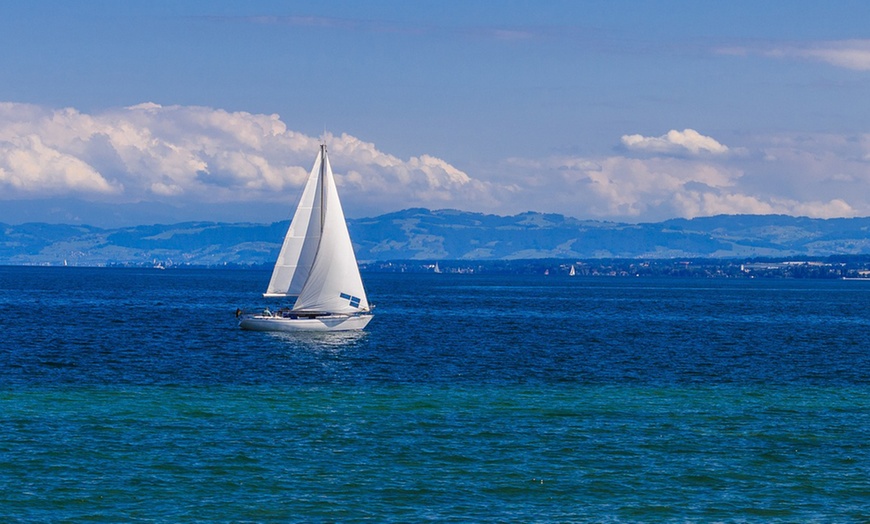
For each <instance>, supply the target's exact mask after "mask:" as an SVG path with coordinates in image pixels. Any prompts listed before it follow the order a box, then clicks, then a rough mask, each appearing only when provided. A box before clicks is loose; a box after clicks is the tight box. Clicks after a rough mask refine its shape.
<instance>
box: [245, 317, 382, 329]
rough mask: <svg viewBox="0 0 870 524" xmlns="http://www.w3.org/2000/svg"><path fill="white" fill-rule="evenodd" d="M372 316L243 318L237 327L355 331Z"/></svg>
mask: <svg viewBox="0 0 870 524" xmlns="http://www.w3.org/2000/svg"><path fill="white" fill-rule="evenodd" d="M371 319H372V314H371V313H364V314H358V315H334V314H333V315H322V316H316V317H313V318H309V317H295V318H291V317H287V318H285V317H279V316H266V315H251V316H244V317H242V318H241V319H240V320H239V327H240V328H242V329H247V330H249V331H289V332H294V331H356V330H360V329H363V328H365V327H366V325H367V324H368V323H369V322H370V321H371Z"/></svg>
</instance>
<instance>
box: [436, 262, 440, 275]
mask: <svg viewBox="0 0 870 524" xmlns="http://www.w3.org/2000/svg"><path fill="white" fill-rule="evenodd" d="M434 271H435V272H436V273H441V268H440V267H438V262H435V268H434Z"/></svg>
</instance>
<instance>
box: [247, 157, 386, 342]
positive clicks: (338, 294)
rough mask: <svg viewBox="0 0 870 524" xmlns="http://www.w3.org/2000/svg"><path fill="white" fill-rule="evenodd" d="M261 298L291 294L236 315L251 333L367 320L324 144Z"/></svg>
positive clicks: (339, 326)
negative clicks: (280, 302) (276, 304)
mask: <svg viewBox="0 0 870 524" xmlns="http://www.w3.org/2000/svg"><path fill="white" fill-rule="evenodd" d="M263 296H264V297H272V298H292V297H295V298H296V301H295V303H294V304H293V306H292V307H284V308H281V309H279V310H278V311H276V312H272V311H271V310H269V309H268V308H266V309H265V310H264V311H263V312H262V313H258V314H253V315H239V327H241V328H242V329H249V330H253V331H347V330H359V329H363V328H364V327H366V325H367V324H368V323H369V321H371V319H372V310H371V307H370V306H369V302H368V299H367V298H366V292H365V289H364V288H363V283H362V277H361V276H360V273H359V266H358V265H357V262H356V256H355V255H354V252H353V244H351V241H350V233H348V231H347V222H345V219H344V212H343V211H342V209H341V202H340V201H339V199H338V191H337V189H336V187H335V178H334V177H333V175H332V168H331V167H330V165H329V159H328V157H327V155H326V145H325V144H322V145H321V146H320V152H319V153H318V155H317V158H316V159H315V161H314V167H313V168H312V169H311V174H310V175H309V176H308V182H307V183H306V184H305V189H304V190H303V191H302V197H301V198H300V200H299V205H298V206H297V207H296V213H295V214H294V215H293V220H292V221H291V222H290V228H289V229H288V230H287V235H286V236H285V237H284V243H283V244H282V246H281V251H280V253H278V259H277V260H276V262H275V268H274V269H273V270H272V278H271V279H270V280H269V287H268V288H267V290H266V293H264V294H263Z"/></svg>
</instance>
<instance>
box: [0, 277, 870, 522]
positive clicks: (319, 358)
mask: <svg viewBox="0 0 870 524" xmlns="http://www.w3.org/2000/svg"><path fill="white" fill-rule="evenodd" d="M364 279H365V281H366V287H367V289H368V292H369V298H370V300H371V301H372V302H373V303H375V304H376V305H377V308H376V310H375V311H376V314H375V318H374V320H373V321H372V322H371V324H369V327H368V328H367V330H366V331H365V332H363V333H351V334H326V335H295V336H289V335H272V334H264V333H253V332H244V331H241V330H239V329H238V328H237V326H236V322H235V318H234V312H235V309H236V307H243V308H255V307H261V306H262V305H264V304H265V302H264V301H263V299H261V298H260V296H259V293H260V292H261V291H262V290H263V289H264V288H265V285H266V283H267V281H268V273H264V272H258V271H222V270H201V271H197V270H167V271H157V270H125V269H79V268H17V267H16V268H9V267H6V268H0V311H2V314H0V336H2V339H0V521H2V522H59V521H70V522H82V521H85V522H197V521H200V522H296V521H299V522H358V521H370V522H416V521H423V520H434V521H449V522H469V521H472V522H486V521H489V522H505V521H510V522H867V521H870V504H868V503H867V501H868V500H870V447H868V446H867V441H868V436H870V284H868V283H866V282H855V281H805V280H748V279H747V280H680V279H661V280H658V279H610V278H594V279H589V278H580V277H576V278H569V277H567V276H565V277H543V276H517V277H508V276H474V275H420V274H414V275H411V274H366V275H364Z"/></svg>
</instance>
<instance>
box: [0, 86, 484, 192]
mask: <svg viewBox="0 0 870 524" xmlns="http://www.w3.org/2000/svg"><path fill="white" fill-rule="evenodd" d="M324 138H325V140H326V142H327V144H328V145H329V147H330V152H331V153H332V161H333V167H334V169H335V171H336V178H337V180H338V184H339V185H349V186H354V197H353V198H352V199H351V198H348V199H347V200H349V201H351V203H354V202H356V203H363V202H368V204H369V207H376V206H377V205H379V204H381V203H384V202H390V201H391V200H392V201H396V200H397V199H400V198H401V199H402V200H404V201H406V202H408V203H409V204H414V205H421V206H431V207H443V206H445V205H447V203H450V202H459V203H462V202H465V203H471V202H474V201H476V200H481V201H485V200H486V199H488V198H489V194H490V191H489V190H488V185H487V184H486V183H484V182H482V181H480V180H475V179H473V178H472V177H470V176H469V175H467V174H466V173H464V172H462V171H461V170H459V169H457V168H456V167H454V166H452V165H450V164H449V163H447V162H445V161H444V160H441V159H438V158H434V157H431V156H428V155H421V156H419V157H413V158H410V159H407V160H402V159H399V158H397V157H394V156H392V155H389V154H386V153H384V152H382V151H379V150H378V149H377V148H376V147H375V146H374V144H371V143H367V142H363V141H361V140H359V139H358V138H355V137H352V136H349V135H346V134H342V135H340V136H332V135H329V136H326V137H324ZM320 140H321V138H320V137H317V138H315V137H310V136H306V135H304V134H302V133H298V132H295V131H292V130H289V129H288V128H287V125H286V124H285V123H284V122H283V121H282V120H281V119H280V118H279V116H278V115H274V114H273V115H265V114H251V113H246V112H228V111H224V110H221V109H213V108H208V107H196V106H161V105H158V104H154V103H143V104H138V105H134V106H130V107H126V108H118V109H111V110H107V111H103V112H99V113H94V114H87V113H82V112H80V111H77V110H75V109H72V108H65V109H50V108H44V107H39V106H34V105H28V104H15V103H3V104H0V198H27V197H44V196H57V195H68V194H76V195H91V196H95V197H98V196H101V197H104V198H105V197H111V198H113V199H115V200H116V201H119V202H122V201H128V202H131V201H142V200H146V201H147V200H166V199H175V201H178V202H184V201H190V202H200V203H203V202H204V203H218V202H237V201H250V202H255V201H272V202H279V201H286V202H290V201H292V200H294V199H295V198H296V196H297V195H298V190H299V188H300V187H301V186H302V184H303V183H304V181H305V179H306V177H307V174H308V170H309V169H310V166H311V163H312V162H313V160H314V156H315V154H316V152H317V150H318V144H319V142H320ZM350 207H353V206H350ZM358 207H365V206H364V205H359V206H358Z"/></svg>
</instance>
